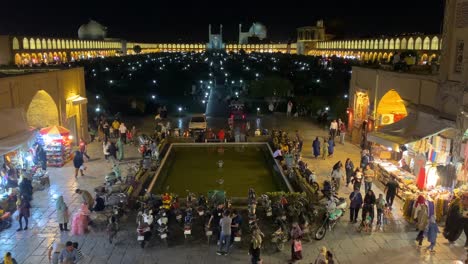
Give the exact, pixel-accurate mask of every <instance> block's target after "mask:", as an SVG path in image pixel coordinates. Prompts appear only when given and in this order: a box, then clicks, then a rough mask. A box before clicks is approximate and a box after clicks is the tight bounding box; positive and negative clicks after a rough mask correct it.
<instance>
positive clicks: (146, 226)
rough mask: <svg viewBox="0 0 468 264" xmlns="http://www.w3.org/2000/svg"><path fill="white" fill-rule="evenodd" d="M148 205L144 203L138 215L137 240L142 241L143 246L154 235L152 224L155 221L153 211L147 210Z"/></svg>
mask: <svg viewBox="0 0 468 264" xmlns="http://www.w3.org/2000/svg"><path fill="white" fill-rule="evenodd" d="M145 207H146V205H145V204H144V203H143V206H142V208H141V210H140V211H139V212H138V215H137V224H138V227H137V234H138V237H137V241H138V242H140V246H141V248H144V247H145V244H146V242H148V241H149V240H150V238H151V235H152V230H151V229H152V228H151V227H152V225H153V222H154V217H153V211H152V210H147V209H146V208H145Z"/></svg>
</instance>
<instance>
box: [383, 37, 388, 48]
mask: <svg viewBox="0 0 468 264" xmlns="http://www.w3.org/2000/svg"><path fill="white" fill-rule="evenodd" d="M383 48H384V49H386V50H387V49H388V39H385V41H384V46H383Z"/></svg>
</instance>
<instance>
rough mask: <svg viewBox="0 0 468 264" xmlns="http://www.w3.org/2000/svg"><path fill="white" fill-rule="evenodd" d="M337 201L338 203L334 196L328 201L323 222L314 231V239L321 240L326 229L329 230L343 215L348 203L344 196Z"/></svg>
mask: <svg viewBox="0 0 468 264" xmlns="http://www.w3.org/2000/svg"><path fill="white" fill-rule="evenodd" d="M338 202H339V204H337V203H336V199H335V198H334V197H332V198H331V200H330V201H328V204H327V206H326V212H325V215H324V219H323V222H322V224H321V225H320V227H319V228H318V229H317V230H316V231H315V235H314V237H315V239H316V240H322V239H323V238H324V237H325V235H326V234H327V230H330V231H331V230H332V229H333V228H334V227H335V225H336V223H338V220H340V218H341V217H342V216H343V215H344V213H345V209H346V207H347V206H348V204H347V203H346V200H344V198H341V199H338Z"/></svg>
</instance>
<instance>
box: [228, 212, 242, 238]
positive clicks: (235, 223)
mask: <svg viewBox="0 0 468 264" xmlns="http://www.w3.org/2000/svg"><path fill="white" fill-rule="evenodd" d="M231 218H232V223H231V245H232V243H233V242H234V237H235V236H236V235H238V233H239V231H240V226H241V224H242V216H241V215H240V214H239V213H238V212H237V210H236V209H234V210H233V211H232V215H231Z"/></svg>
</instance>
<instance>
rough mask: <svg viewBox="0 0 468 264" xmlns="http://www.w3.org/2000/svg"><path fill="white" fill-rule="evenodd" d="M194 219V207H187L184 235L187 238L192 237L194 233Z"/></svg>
mask: <svg viewBox="0 0 468 264" xmlns="http://www.w3.org/2000/svg"><path fill="white" fill-rule="evenodd" d="M192 221H193V214H192V208H191V207H187V209H186V210H185V218H184V236H185V239H187V238H188V237H190V235H191V234H192Z"/></svg>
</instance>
